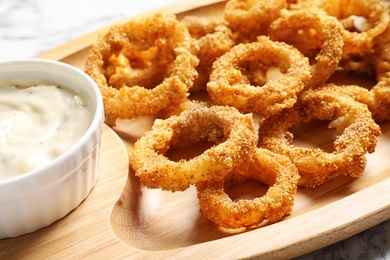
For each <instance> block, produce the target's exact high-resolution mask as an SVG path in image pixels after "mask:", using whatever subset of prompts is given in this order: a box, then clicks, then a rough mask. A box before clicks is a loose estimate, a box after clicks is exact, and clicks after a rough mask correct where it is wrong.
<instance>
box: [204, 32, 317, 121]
mask: <svg viewBox="0 0 390 260" xmlns="http://www.w3.org/2000/svg"><path fill="white" fill-rule="evenodd" d="M251 65H254V66H255V69H257V68H258V66H260V67H261V66H262V67H263V68H264V67H265V69H264V74H265V73H266V69H267V68H270V67H278V68H279V69H280V70H281V72H282V73H284V74H283V75H282V76H281V77H280V78H278V79H275V80H269V81H268V82H266V83H265V84H264V85H263V86H259V87H257V86H254V85H251V82H250V79H248V77H247V76H246V75H244V73H245V71H246V70H250V66H251ZM248 67H249V69H248ZM309 79H310V65H309V61H308V59H307V58H305V57H303V55H302V54H301V53H300V52H299V51H298V50H297V49H295V48H294V47H292V46H289V45H287V44H285V43H282V42H274V41H271V40H270V39H269V38H268V37H266V36H259V37H258V41H257V42H252V43H247V44H239V45H236V46H234V47H233V48H232V49H231V50H230V51H228V52H227V53H225V54H224V55H222V56H221V57H220V58H219V59H217V60H216V61H215V62H214V64H213V71H212V73H211V75H210V81H209V82H208V83H207V91H208V93H209V95H210V97H211V99H212V101H213V102H215V103H216V104H219V105H229V106H234V107H236V108H238V109H239V110H240V111H242V112H256V113H260V114H262V115H270V114H275V113H278V112H279V111H281V110H282V109H284V108H288V107H291V106H293V104H294V103H295V101H296V97H297V93H299V92H300V91H302V90H303V88H304V85H305V83H307V82H308V80H309Z"/></svg>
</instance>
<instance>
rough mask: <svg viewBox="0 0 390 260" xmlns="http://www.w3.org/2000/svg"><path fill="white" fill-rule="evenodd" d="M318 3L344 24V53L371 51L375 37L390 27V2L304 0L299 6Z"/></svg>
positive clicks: (369, 0) (370, 0)
mask: <svg viewBox="0 0 390 260" xmlns="http://www.w3.org/2000/svg"><path fill="white" fill-rule="evenodd" d="M313 5H315V6H317V7H319V8H322V9H324V10H325V11H326V12H327V13H328V14H329V15H331V16H334V17H336V18H337V19H338V20H340V21H341V22H342V23H343V25H344V30H343V39H344V48H343V53H344V55H347V54H351V53H355V54H356V53H363V52H365V53H367V52H371V51H372V48H373V46H374V43H375V38H376V37H377V36H379V35H381V34H382V33H383V32H384V31H385V30H386V28H387V27H388V26H389V22H390V13H389V3H388V2H387V1H386V0H385V1H383V0H354V1H350V0H338V1H329V0H304V1H298V4H297V6H298V8H305V7H307V6H313Z"/></svg>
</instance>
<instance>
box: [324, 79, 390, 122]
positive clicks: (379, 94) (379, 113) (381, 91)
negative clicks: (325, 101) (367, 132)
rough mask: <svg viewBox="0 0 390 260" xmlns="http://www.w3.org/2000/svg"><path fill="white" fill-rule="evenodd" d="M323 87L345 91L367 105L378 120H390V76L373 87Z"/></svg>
mask: <svg viewBox="0 0 390 260" xmlns="http://www.w3.org/2000/svg"><path fill="white" fill-rule="evenodd" d="M322 89H327V90H329V91H334V92H335V93H343V94H346V95H349V96H351V97H352V98H353V99H355V100H356V101H358V102H360V103H363V104H365V105H367V107H368V109H369V110H370V111H371V113H372V118H373V119H374V120H375V121H376V122H378V123H379V122H384V121H388V120H390V78H387V79H384V80H382V81H380V82H378V83H377V84H376V85H375V86H374V87H373V88H371V89H366V88H364V87H362V86H358V85H335V84H333V83H329V84H326V85H325V86H324V87H322Z"/></svg>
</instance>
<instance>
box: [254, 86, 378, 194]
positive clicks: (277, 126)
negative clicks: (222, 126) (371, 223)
mask: <svg viewBox="0 0 390 260" xmlns="http://www.w3.org/2000/svg"><path fill="white" fill-rule="evenodd" d="M311 120H330V124H329V127H330V128H335V129H336V131H337V133H338V136H337V138H336V140H335V142H334V151H333V152H331V153H327V152H325V151H324V150H322V149H320V148H316V149H314V148H313V149H312V148H305V147H298V146H295V145H293V144H292V141H293V135H292V133H291V132H289V131H288V130H289V129H290V128H291V127H292V126H293V125H294V124H296V123H298V122H308V121H311ZM380 134H381V131H380V128H379V126H378V125H377V124H376V123H375V122H374V120H373V119H372V118H371V113H370V111H369V110H368V108H367V106H366V105H364V104H361V103H359V102H357V101H355V100H354V99H352V98H351V97H349V96H347V95H343V94H341V93H338V92H335V91H330V90H326V89H318V90H307V91H305V92H303V93H302V94H301V96H300V100H299V101H298V102H297V104H296V105H295V106H294V107H293V108H291V109H288V110H285V111H282V113H281V114H279V115H276V116H272V117H269V118H267V119H265V120H264V121H263V122H262V123H261V125H260V128H259V141H258V142H259V146H260V147H265V148H268V149H270V150H272V151H274V152H277V153H281V154H285V155H287V156H289V157H290V158H291V160H292V161H293V163H294V164H295V165H296V166H297V168H298V170H299V174H300V175H301V179H300V181H299V185H300V186H306V187H315V186H318V185H321V184H323V183H325V182H327V181H329V180H331V179H333V178H335V177H336V176H338V175H350V176H353V177H359V176H361V175H362V174H363V172H364V169H365V165H366V153H367V152H368V153H372V152H374V150H375V147H376V143H377V139H376V137H377V136H379V135H380Z"/></svg>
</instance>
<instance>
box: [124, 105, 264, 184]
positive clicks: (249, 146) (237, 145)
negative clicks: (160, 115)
mask: <svg viewBox="0 0 390 260" xmlns="http://www.w3.org/2000/svg"><path fill="white" fill-rule="evenodd" d="M202 140H205V141H209V142H212V143H215V145H214V146H212V147H211V148H209V149H207V150H206V151H204V152H203V153H202V154H201V155H199V156H196V157H194V158H191V159H189V160H184V159H182V160H180V161H178V162H175V161H172V160H170V159H169V158H168V157H166V156H165V154H166V153H167V152H168V150H169V148H171V147H173V146H177V145H182V143H183V142H184V143H188V142H189V143H191V142H198V141H202ZM255 147H256V138H255V133H254V122H253V118H252V116H251V115H250V114H248V115H243V114H241V113H240V112H238V110H237V109H235V108H232V107H221V106H213V107H210V108H208V107H200V108H194V109H191V110H188V111H184V112H182V113H181V114H180V115H178V116H171V117H169V118H168V119H165V120H162V119H160V120H157V121H156V123H155V124H154V125H153V128H152V130H151V131H149V132H147V133H146V134H145V135H144V136H142V137H141V138H140V139H138V141H137V142H136V143H135V144H134V150H133V152H132V154H131V156H130V162H131V166H132V168H133V169H134V171H135V174H136V176H138V177H139V178H140V179H141V182H142V183H143V184H144V185H145V186H147V187H149V188H161V189H163V190H170V191H181V190H185V189H187V188H188V187H189V186H190V185H194V184H196V183H198V182H200V181H206V180H211V179H214V180H218V179H219V180H221V179H222V178H224V177H225V176H226V175H228V174H230V173H231V172H232V171H233V170H234V169H235V168H236V167H238V166H239V165H240V164H243V163H245V162H246V161H247V160H250V158H251V155H252V153H253V151H254V149H255Z"/></svg>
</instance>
